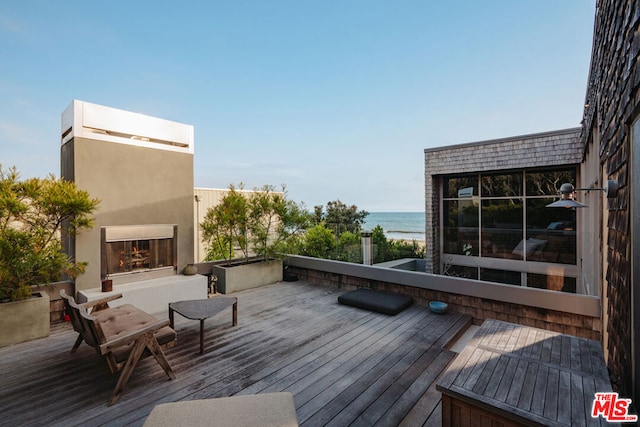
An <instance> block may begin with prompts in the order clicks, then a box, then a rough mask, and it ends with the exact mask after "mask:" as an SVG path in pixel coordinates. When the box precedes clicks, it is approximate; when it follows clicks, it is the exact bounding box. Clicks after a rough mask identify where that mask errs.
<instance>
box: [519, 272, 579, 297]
mask: <svg viewBox="0 0 640 427" xmlns="http://www.w3.org/2000/svg"><path fill="white" fill-rule="evenodd" d="M527 286H528V287H531V288H538V289H550V290H552V291H562V292H570V293H573V294H575V293H576V278H575V277H565V276H557V275H547V274H534V273H528V274H527Z"/></svg>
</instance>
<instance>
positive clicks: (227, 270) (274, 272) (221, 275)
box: [212, 259, 282, 294]
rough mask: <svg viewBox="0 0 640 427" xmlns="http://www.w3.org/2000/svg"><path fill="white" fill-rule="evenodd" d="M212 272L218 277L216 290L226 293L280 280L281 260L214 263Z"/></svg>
mask: <svg viewBox="0 0 640 427" xmlns="http://www.w3.org/2000/svg"><path fill="white" fill-rule="evenodd" d="M212 273H213V274H215V275H216V277H217V278H218V283H217V290H218V292H221V293H223V294H228V293H231V292H237V291H242V290H244V289H251V288H257V287H258V286H262V285H268V284H270V283H275V282H280V281H282V260H281V259H278V260H271V261H263V260H255V259H253V260H250V261H249V263H247V262H246V261H241V262H239V261H234V262H233V263H232V264H231V265H214V266H213V267H212Z"/></svg>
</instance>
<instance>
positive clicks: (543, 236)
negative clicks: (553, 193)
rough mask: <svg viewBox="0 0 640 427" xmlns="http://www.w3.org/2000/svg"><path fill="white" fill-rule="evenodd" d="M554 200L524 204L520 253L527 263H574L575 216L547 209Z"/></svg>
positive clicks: (539, 200) (565, 211)
mask: <svg viewBox="0 0 640 427" xmlns="http://www.w3.org/2000/svg"><path fill="white" fill-rule="evenodd" d="M553 200H554V199H531V200H529V201H528V202H527V240H526V242H525V245H526V246H525V248H523V251H524V252H525V253H526V259H527V261H539V262H553V263H558V264H575V263H576V212H575V210H572V209H549V208H547V207H546V205H547V204H549V203H551V202H552V201H553Z"/></svg>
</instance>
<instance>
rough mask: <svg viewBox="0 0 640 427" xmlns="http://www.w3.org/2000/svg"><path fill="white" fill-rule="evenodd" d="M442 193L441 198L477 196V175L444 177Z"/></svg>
mask: <svg viewBox="0 0 640 427" xmlns="http://www.w3.org/2000/svg"><path fill="white" fill-rule="evenodd" d="M443 193H444V195H443V198H445V199H457V198H465V197H473V196H477V195H478V175H467V176H461V177H445V178H444V185H443Z"/></svg>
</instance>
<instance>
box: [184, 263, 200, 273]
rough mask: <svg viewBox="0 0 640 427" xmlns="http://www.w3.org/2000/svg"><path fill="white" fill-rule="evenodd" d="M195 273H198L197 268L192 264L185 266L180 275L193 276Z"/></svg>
mask: <svg viewBox="0 0 640 427" xmlns="http://www.w3.org/2000/svg"><path fill="white" fill-rule="evenodd" d="M196 273H198V267H196V266H195V265H193V264H187V266H186V267H185V268H184V270H183V271H182V274H184V275H185V276H193V275H194V274H196Z"/></svg>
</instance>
